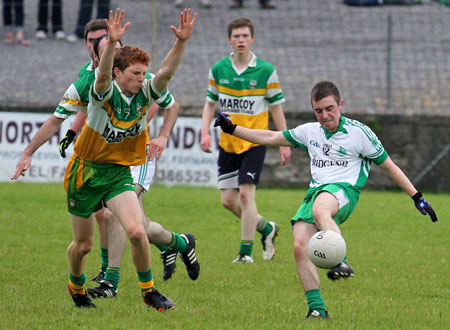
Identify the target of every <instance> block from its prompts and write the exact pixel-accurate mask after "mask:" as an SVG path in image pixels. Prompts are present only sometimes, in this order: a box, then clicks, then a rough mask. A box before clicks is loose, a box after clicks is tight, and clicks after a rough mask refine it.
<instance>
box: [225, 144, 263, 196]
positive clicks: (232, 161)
mask: <svg viewBox="0 0 450 330" xmlns="http://www.w3.org/2000/svg"><path fill="white" fill-rule="evenodd" d="M266 150H267V147H265V146H257V147H253V148H250V149H249V150H247V151H245V152H243V153H241V154H235V153H232V152H226V151H225V150H223V149H222V148H221V147H219V160H218V161H217V165H218V166H219V169H218V184H219V189H232V188H239V185H240V184H242V183H254V184H255V185H257V184H258V182H259V175H260V174H261V171H262V167H263V164H264V158H265V157H266Z"/></svg>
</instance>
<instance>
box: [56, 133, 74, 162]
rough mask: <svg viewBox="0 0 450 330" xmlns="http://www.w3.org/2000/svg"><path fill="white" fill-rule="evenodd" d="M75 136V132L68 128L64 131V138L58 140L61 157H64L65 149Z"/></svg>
mask: <svg viewBox="0 0 450 330" xmlns="http://www.w3.org/2000/svg"><path fill="white" fill-rule="evenodd" d="M75 136H77V133H75V132H74V131H72V130H71V129H69V130H68V131H67V133H66V136H65V137H64V139H62V140H61V141H60V142H59V153H60V154H61V157H62V158H66V149H67V148H68V147H69V146H70V144H71V143H72V141H73V139H75Z"/></svg>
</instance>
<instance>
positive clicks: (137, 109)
mask: <svg viewBox="0 0 450 330" xmlns="http://www.w3.org/2000/svg"><path fill="white" fill-rule="evenodd" d="M136 112H137V114H138V116H140V115H141V112H142V105H140V104H138V105H137V106H136Z"/></svg>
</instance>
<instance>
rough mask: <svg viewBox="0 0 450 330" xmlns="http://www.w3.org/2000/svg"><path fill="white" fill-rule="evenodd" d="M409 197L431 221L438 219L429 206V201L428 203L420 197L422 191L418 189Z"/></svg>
mask: <svg viewBox="0 0 450 330" xmlns="http://www.w3.org/2000/svg"><path fill="white" fill-rule="evenodd" d="M411 198H412V199H413V200H414V204H415V205H416V207H417V209H418V210H419V211H420V213H422V214H423V215H425V214H428V215H429V216H430V218H431V221H433V222H436V221H438V218H437V216H436V213H434V210H433V208H432V207H431V205H430V203H428V202H427V201H426V200H425V199H424V198H423V197H422V193H421V192H420V191H418V192H416V194H415V195H414V196H413V197H411Z"/></svg>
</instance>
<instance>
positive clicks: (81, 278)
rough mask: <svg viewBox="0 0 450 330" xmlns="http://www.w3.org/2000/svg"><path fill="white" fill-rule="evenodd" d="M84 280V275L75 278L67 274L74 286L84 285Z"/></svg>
mask: <svg viewBox="0 0 450 330" xmlns="http://www.w3.org/2000/svg"><path fill="white" fill-rule="evenodd" d="M86 278H87V276H86V274H85V273H83V274H81V275H80V276H78V277H76V276H73V275H72V273H71V272H69V280H70V281H71V282H72V283H74V284H76V285H80V286H82V285H84V283H86Z"/></svg>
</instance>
